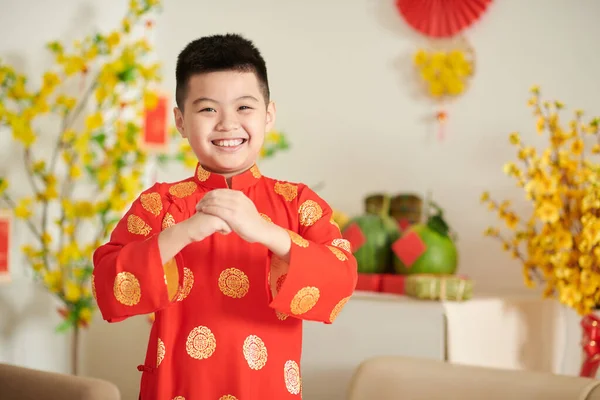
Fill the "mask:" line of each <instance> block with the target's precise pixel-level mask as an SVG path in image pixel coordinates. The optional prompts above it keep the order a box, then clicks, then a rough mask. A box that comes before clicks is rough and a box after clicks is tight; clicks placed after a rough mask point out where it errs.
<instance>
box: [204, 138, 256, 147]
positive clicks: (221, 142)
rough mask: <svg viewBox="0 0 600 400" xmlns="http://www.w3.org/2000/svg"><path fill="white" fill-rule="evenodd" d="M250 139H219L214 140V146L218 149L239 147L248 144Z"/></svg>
mask: <svg viewBox="0 0 600 400" xmlns="http://www.w3.org/2000/svg"><path fill="white" fill-rule="evenodd" d="M247 141H248V139H242V138H236V139H218V140H213V141H212V144H214V145H215V146H217V147H237V146H241V145H242V144H244V143H246V142H247Z"/></svg>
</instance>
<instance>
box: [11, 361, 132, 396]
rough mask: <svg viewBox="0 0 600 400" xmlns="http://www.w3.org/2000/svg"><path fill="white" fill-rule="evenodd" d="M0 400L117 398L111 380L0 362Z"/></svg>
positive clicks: (116, 390)
mask: <svg viewBox="0 0 600 400" xmlns="http://www.w3.org/2000/svg"><path fill="white" fill-rule="evenodd" d="M0 398H1V399H2V400H62V399H68V400H121V395H120V392H119V389H118V388H117V387H116V386H115V385H114V384H112V383H110V382H108V381H104V380H101V379H96V378H87V377H81V376H73V375H67V374H59V373H54V372H47V371H40V370H35V369H30V368H24V367H19V366H15V365H9V364H1V363H0Z"/></svg>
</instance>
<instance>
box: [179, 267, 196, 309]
mask: <svg viewBox="0 0 600 400" xmlns="http://www.w3.org/2000/svg"><path fill="white" fill-rule="evenodd" d="M193 286H194V274H193V272H192V270H191V269H189V268H184V269H183V286H182V287H180V288H179V293H178V294H177V301H183V300H185V298H186V297H188V296H189V295H190V292H191V291H192V287H193Z"/></svg>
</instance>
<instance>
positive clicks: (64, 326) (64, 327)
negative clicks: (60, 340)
mask: <svg viewBox="0 0 600 400" xmlns="http://www.w3.org/2000/svg"><path fill="white" fill-rule="evenodd" d="M72 327H73V322H72V321H71V320H69V319H66V320H64V321H63V322H61V323H60V324H59V325H58V326H57V327H56V333H65V332H66V331H68V330H69V329H71V328H72Z"/></svg>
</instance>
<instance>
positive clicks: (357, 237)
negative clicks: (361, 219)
mask: <svg viewBox="0 0 600 400" xmlns="http://www.w3.org/2000/svg"><path fill="white" fill-rule="evenodd" d="M342 236H343V237H344V239H346V240H347V241H349V242H350V245H351V246H352V252H354V253H356V252H357V251H358V249H360V247H361V246H362V245H363V244H365V242H366V241H367V239H366V238H365V234H364V233H363V232H362V230H361V229H360V226H358V224H357V223H356V222H353V223H352V224H350V225H348V227H346V229H344V233H343V234H342Z"/></svg>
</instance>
